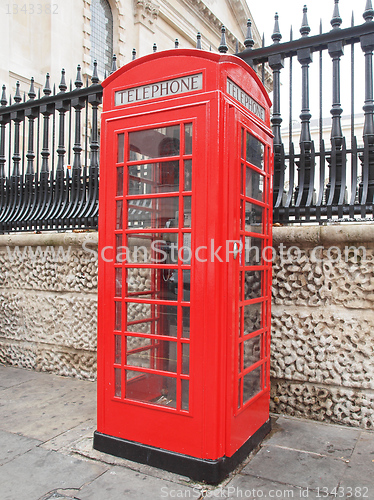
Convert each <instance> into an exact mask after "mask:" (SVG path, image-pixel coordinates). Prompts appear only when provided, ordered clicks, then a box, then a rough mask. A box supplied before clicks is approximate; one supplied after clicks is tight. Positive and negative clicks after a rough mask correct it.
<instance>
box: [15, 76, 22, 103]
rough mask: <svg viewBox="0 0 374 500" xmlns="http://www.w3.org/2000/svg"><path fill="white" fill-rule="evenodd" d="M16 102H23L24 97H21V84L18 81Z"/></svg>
mask: <svg viewBox="0 0 374 500" xmlns="http://www.w3.org/2000/svg"><path fill="white" fill-rule="evenodd" d="M14 100H15V102H16V103H17V104H18V103H19V102H21V101H22V96H21V92H20V83H19V81H17V83H16V93H15V95H14Z"/></svg>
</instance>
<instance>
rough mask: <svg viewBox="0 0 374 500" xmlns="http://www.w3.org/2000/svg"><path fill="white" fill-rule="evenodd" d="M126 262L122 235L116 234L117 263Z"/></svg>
mask: <svg viewBox="0 0 374 500" xmlns="http://www.w3.org/2000/svg"><path fill="white" fill-rule="evenodd" d="M125 260H126V251H125V248H124V247H123V246H122V234H116V262H124V261H125Z"/></svg>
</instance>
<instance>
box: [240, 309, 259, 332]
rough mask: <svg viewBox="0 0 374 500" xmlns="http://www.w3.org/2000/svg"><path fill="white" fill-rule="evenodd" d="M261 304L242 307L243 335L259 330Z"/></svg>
mask: <svg viewBox="0 0 374 500" xmlns="http://www.w3.org/2000/svg"><path fill="white" fill-rule="evenodd" d="M261 316H262V304H251V305H249V306H244V335H246V334H247V333H251V332H255V331H256V330H259V329H260V328H261V325H262V322H261Z"/></svg>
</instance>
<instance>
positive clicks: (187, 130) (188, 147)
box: [184, 123, 192, 155]
mask: <svg viewBox="0 0 374 500" xmlns="http://www.w3.org/2000/svg"><path fill="white" fill-rule="evenodd" d="M184 154H185V155H192V123H186V124H185V126H184Z"/></svg>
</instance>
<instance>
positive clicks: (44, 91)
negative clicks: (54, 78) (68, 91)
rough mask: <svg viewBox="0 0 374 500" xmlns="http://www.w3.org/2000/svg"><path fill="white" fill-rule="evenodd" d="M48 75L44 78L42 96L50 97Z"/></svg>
mask: <svg viewBox="0 0 374 500" xmlns="http://www.w3.org/2000/svg"><path fill="white" fill-rule="evenodd" d="M49 78H50V77H49V73H47V75H46V77H45V85H44V89H43V94H44V95H47V96H48V95H50V94H51V92H52V91H51V86H50V82H49Z"/></svg>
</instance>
